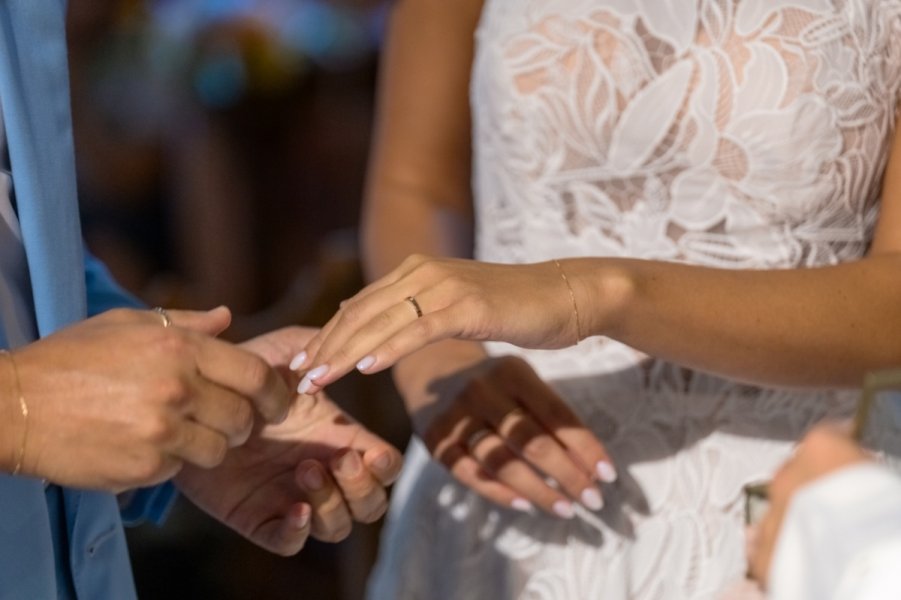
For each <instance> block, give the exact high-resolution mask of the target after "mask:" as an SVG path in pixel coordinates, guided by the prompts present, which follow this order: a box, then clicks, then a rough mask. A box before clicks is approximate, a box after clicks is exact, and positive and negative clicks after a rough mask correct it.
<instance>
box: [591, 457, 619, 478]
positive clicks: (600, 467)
mask: <svg viewBox="0 0 901 600" xmlns="http://www.w3.org/2000/svg"><path fill="white" fill-rule="evenodd" d="M596 469H597V472H598V477H600V478H601V481H603V482H604V483H613V482H614V481H616V469H614V468H613V465H611V464H610V463H608V462H607V461H605V460H602V461H600V462H598V464H597V466H596Z"/></svg>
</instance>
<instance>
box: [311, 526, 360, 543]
mask: <svg viewBox="0 0 901 600" xmlns="http://www.w3.org/2000/svg"><path fill="white" fill-rule="evenodd" d="M352 529H353V526H352V525H351V524H350V523H341V524H340V525H338V526H337V527H334V528H331V529H328V530H327V531H324V532H322V533H321V534H319V535H317V536H316V537H317V538H318V539H319V540H321V541H323V542H329V543H335V542H340V541H341V540H343V539H345V538H346V537H347V536H349V535H350V532H351V530H352Z"/></svg>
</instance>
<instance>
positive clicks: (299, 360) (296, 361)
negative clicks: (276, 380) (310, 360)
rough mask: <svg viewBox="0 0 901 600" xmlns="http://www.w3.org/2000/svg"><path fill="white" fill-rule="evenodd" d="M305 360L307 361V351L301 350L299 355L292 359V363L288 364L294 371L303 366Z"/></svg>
mask: <svg viewBox="0 0 901 600" xmlns="http://www.w3.org/2000/svg"><path fill="white" fill-rule="evenodd" d="M305 362H307V353H306V352H300V353H299V354H298V355H297V356H295V357H294V358H292V359H291V364H289V365H288V368H289V369H291V370H292V371H296V370H297V369H299V368H300V367H301V366H303V363H305Z"/></svg>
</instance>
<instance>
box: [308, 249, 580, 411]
mask: <svg viewBox="0 0 901 600" xmlns="http://www.w3.org/2000/svg"><path fill="white" fill-rule="evenodd" d="M564 268H566V267H565V266H564V265H563V264H562V263H560V262H557V261H552V262H545V263H536V264H527V265H502V264H492V263H484V262H479V261H473V260H462V259H450V258H429V257H425V256H411V257H410V258H408V259H407V260H405V261H404V262H403V263H402V264H401V265H400V266H399V267H398V268H397V269H395V270H394V271H392V272H391V273H389V274H388V275H386V276H385V277H383V278H381V279H379V280H378V281H376V282H374V283H372V284H370V285H369V286H367V287H366V288H364V289H363V290H362V291H360V292H359V293H358V294H357V295H356V296H354V297H353V298H351V299H349V300H347V301H345V302H344V303H342V306H341V308H340V310H339V311H338V313H337V314H336V315H335V316H333V317H332V319H331V320H330V321H329V322H328V323H327V324H326V325H325V327H324V328H323V329H322V331H321V332H320V333H319V334H317V335H316V336H315V337H313V339H311V340H310V343H309V344H308V345H307V347H306V348H305V349H304V352H303V353H302V354H299V355H298V356H297V357H295V360H294V361H292V365H291V366H292V368H295V369H299V370H304V371H306V375H305V377H304V379H303V380H302V381H301V383H300V387H299V388H298V390H299V391H300V392H301V393H314V392H316V391H318V390H319V389H322V388H323V387H324V386H325V385H327V384H329V383H332V382H333V381H335V380H337V379H338V378H340V377H341V376H343V375H344V374H346V373H347V372H349V371H350V370H352V369H353V368H355V367H356V368H357V369H359V370H360V371H362V372H364V373H375V372H377V371H381V370H383V369H386V368H388V367H390V366H391V365H393V364H394V363H396V362H397V361H398V360H399V359H401V358H403V357H404V356H406V355H408V354H410V353H412V352H414V351H415V350H418V349H419V348H422V347H423V346H425V345H427V344H430V343H433V342H436V341H439V340H443V339H448V338H457V339H466V340H475V341H486V340H494V341H505V342H510V343H512V344H516V345H517V346H521V347H525V348H562V347H565V346H569V345H572V344H575V343H576V342H577V341H578V340H579V338H580V337H581V336H582V335H584V332H583V331H581V327H580V324H579V322H578V318H577V312H576V310H575V302H576V297H575V295H573V291H574V289H575V288H573V287H572V285H573V283H574V280H571V279H567V278H566V272H565V271H563V269H564ZM575 291H578V290H577V289H576V290H575Z"/></svg>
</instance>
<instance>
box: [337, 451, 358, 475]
mask: <svg viewBox="0 0 901 600" xmlns="http://www.w3.org/2000/svg"><path fill="white" fill-rule="evenodd" d="M336 467H337V468H336V469H335V470H336V471H338V473H340V474H341V475H342V476H343V477H356V476H357V475H359V474H360V473H361V472H362V470H363V462H362V461H361V460H360V455H359V454H357V453H356V452H355V451H354V450H348V451H347V452H345V453H344V454H342V455H341V456H340V457H338V461H337V464H336Z"/></svg>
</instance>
